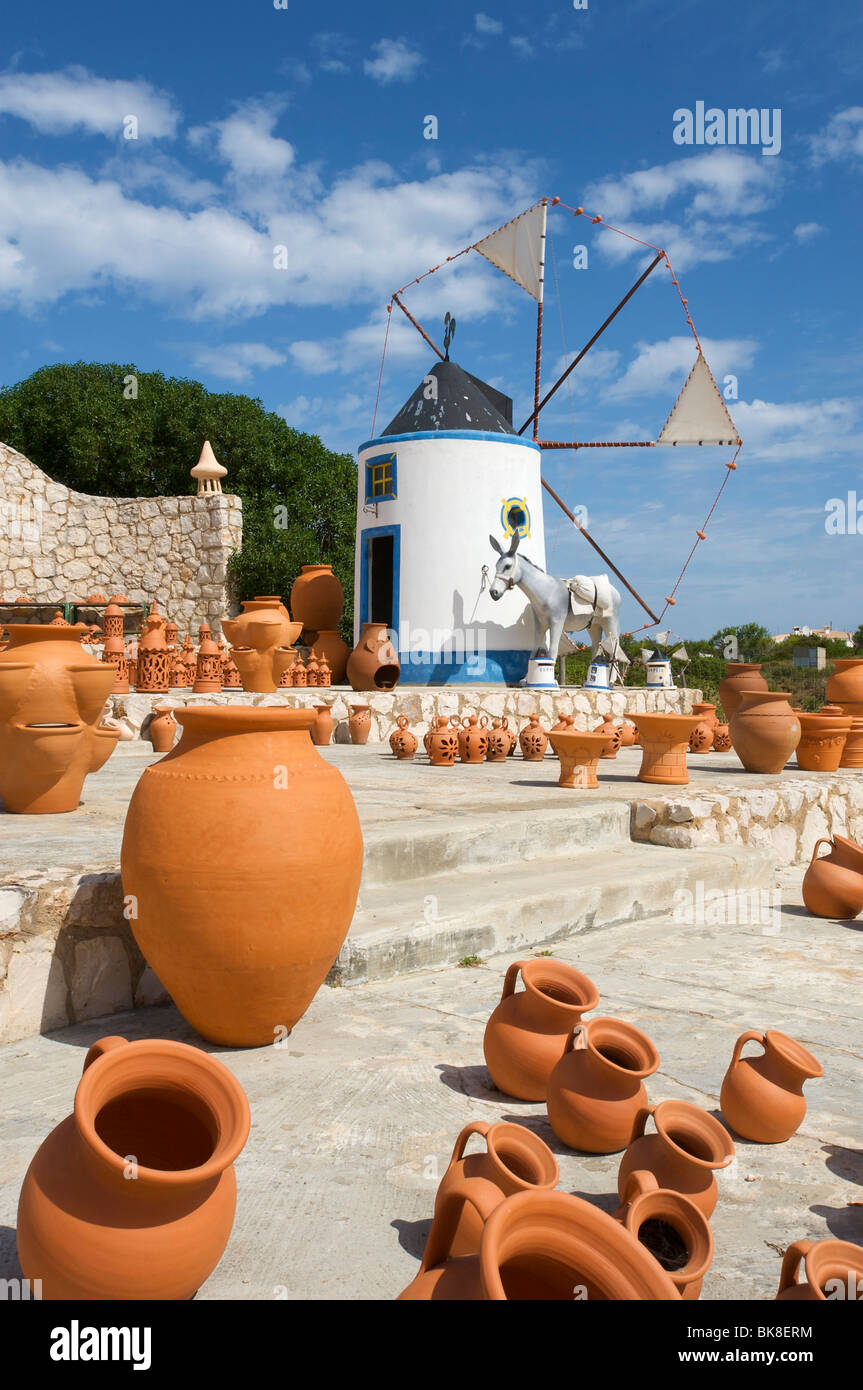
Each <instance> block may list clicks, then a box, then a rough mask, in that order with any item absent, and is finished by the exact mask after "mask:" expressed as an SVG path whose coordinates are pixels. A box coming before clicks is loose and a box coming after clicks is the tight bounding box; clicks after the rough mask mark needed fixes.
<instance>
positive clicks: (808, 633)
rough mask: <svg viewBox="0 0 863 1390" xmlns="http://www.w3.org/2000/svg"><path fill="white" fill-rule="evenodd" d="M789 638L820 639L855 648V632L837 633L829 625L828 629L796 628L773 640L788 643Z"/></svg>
mask: <svg viewBox="0 0 863 1390" xmlns="http://www.w3.org/2000/svg"><path fill="white" fill-rule="evenodd" d="M789 637H820V638H821V640H822V641H824V642H844V643H845V645H846V647H851V648H853V646H854V634H853V632H837V631H835V630H834V629H833V628H832V627H831V626H830V624H829V623H828V624H827V626H826V627H795V628H792V629H791V631H790V632H779V633H777V634H776V636H775V637H774V638H773V641H774V642H776V643H777V645H778V644H779V643H780V642H787V641H788V639H789Z"/></svg>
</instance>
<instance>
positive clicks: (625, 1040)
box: [548, 1018, 659, 1154]
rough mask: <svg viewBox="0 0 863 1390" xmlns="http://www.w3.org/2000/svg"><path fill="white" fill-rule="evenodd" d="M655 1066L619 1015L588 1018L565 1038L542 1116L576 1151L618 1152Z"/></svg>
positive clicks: (653, 1056) (653, 1055) (651, 1052)
mask: <svg viewBox="0 0 863 1390" xmlns="http://www.w3.org/2000/svg"><path fill="white" fill-rule="evenodd" d="M658 1067H659V1053H658V1052H657V1050H656V1048H655V1047H654V1046H653V1043H652V1042H651V1041H650V1039H649V1038H648V1037H647V1036H646V1035H645V1034H644V1033H641V1032H639V1030H638V1029H637V1028H633V1026H632V1024H630V1023H623V1022H622V1021H621V1020H620V1019H619V1018H592V1019H590V1020H589V1021H588V1022H586V1023H582V1024H579V1026H578V1027H577V1028H576V1029H575V1031H574V1032H573V1033H571V1034H570V1036H569V1037H568V1038H567V1041H566V1050H565V1052H564V1054H563V1056H562V1057H561V1058H560V1060H559V1061H558V1062H557V1063H556V1065H555V1067H554V1070H553V1071H552V1073H551V1076H550V1077H549V1082H548V1118H549V1121H550V1123H551V1127H552V1129H553V1130H554V1132H555V1134H556V1135H557V1137H558V1139H560V1140H561V1141H562V1142H563V1143H564V1144H566V1145H567V1146H568V1147H569V1148H571V1149H580V1150H581V1152H582V1153H592V1154H612V1153H619V1152H620V1150H621V1149H625V1148H626V1146H627V1144H629V1143H631V1141H632V1138H633V1135H634V1133H635V1128H636V1125H637V1123H638V1119H639V1116H640V1114H641V1113H642V1111H643V1110H644V1108H645V1107H646V1105H647V1091H646V1090H645V1087H644V1080H645V1077H647V1076H651V1075H652V1074H653V1073H654V1072H655V1071H656V1070H657V1068H658Z"/></svg>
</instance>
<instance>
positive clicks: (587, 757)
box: [549, 729, 608, 790]
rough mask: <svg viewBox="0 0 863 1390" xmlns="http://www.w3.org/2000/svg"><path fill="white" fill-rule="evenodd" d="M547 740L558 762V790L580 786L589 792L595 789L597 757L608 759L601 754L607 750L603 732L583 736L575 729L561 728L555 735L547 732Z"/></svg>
mask: <svg viewBox="0 0 863 1390" xmlns="http://www.w3.org/2000/svg"><path fill="white" fill-rule="evenodd" d="M549 739H550V740H551V746H552V748H553V749H554V752H555V753H556V754H557V756H558V758H559V759H560V776H559V777H558V779H557V785H558V786H559V787H583V788H586V789H588V790H589V789H591V788H594V787H598V786H599V780H598V778H597V775H596V766H597V763H598V762H599V759H600V758H604V757H607V756H608V755H607V754H606V753H605V752H604V751H603V750H604V749H606V748H607V747H608V739H607V737H606V734H605V730H602V732H594V733H592V734H587V733H581V732H580V730H578V729H564V730H563V731H562V732H561V733H558V734H556V733H554V732H552V733H550V734H549Z"/></svg>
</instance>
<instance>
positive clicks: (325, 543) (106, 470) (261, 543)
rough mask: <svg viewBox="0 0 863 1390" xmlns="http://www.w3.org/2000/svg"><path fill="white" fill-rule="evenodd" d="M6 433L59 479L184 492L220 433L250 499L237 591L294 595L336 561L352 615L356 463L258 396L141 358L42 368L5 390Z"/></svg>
mask: <svg viewBox="0 0 863 1390" xmlns="http://www.w3.org/2000/svg"><path fill="white" fill-rule="evenodd" d="M0 439H2V440H3V442H4V443H6V444H10V445H11V446H12V447H13V448H15V449H18V450H20V452H21V453H23V454H26V456H27V457H28V458H30V459H32V461H33V462H34V463H35V464H36V465H37V466H38V467H39V468H41V469H43V470H44V472H45V473H47V474H48V475H49V477H51V478H54V479H55V480H56V481H57V482H60V483H65V484H66V486H67V487H71V488H75V489H76V490H77V491H79V492H88V493H93V494H96V495H97V496H108V497H154V496H159V495H166V494H167V495H169V496H170V495H184V494H188V493H189V492H190V491H191V490H192V487H193V483H192V479H191V478H190V477H189V470H190V468H191V467H192V466H193V464H195V463H197V460H198V455H199V453H200V451H201V445H202V444H203V441H204V440H205V439H209V441H210V443H211V444H212V446H213V449H214V451H215V454H216V457H217V458H218V460H219V462H220V463H222V464H224V466H225V467H226V468H227V470H228V476H227V478H226V480H225V487H226V488H227V489H228V490H229V491H230V492H233V493H237V494H238V495H239V496H240V497H241V498H242V500H243V549H242V551H241V552H239V553H237V554H235V555H234V556H233V557H232V559H231V564H230V575H231V583H232V587H233V589H234V594H235V597H236V598H237V599H238V600H241V599H244V598H251V597H252V596H253V595H254V594H276V593H280V594H282V595H283V597H284V598H285V599H287V596H288V593H289V591H290V587H291V584H292V583H293V581H294V579H295V578H296V576H297V574H298V573H299V570H300V566H301V565H304V564H313V563H315V562H318V561H322V562H323V563H325V564H331V565H332V566H333V569H334V571H335V573H336V574H337V575H338V577H339V579H340V580H341V582H342V585H343V586H344V590H345V615H344V623H343V625H344V628H345V630H346V632H348V631H349V630H350V627H351V624H352V621H353V568H354V561H353V557H354V523H355V504H356V464H355V463H354V461H353V459H352V458H351V457H350V455H349V454H335V453H332V452H331V451H330V450H329V449H326V448H325V447H324V445H323V444H322V443H321V441H320V439H318V437H317V436H316V435H311V434H303V433H301V432H300V431H298V430H295V429H291V427H290V426H289V425H288V424H287V423H286V422H285V420H283V419H282V417H281V416H280V415H276V414H274V413H272V412H269V411H266V410H265V409H264V407H263V405H262V403H261V402H260V401H259V400H253V399H252V398H251V397H250V396H242V395H234V394H224V395H218V394H215V393H213V392H211V391H207V390H206V389H205V388H204V387H203V386H202V385H201V384H200V382H197V381H188V380H185V379H182V378H178V377H166V376H164V375H163V374H162V372H139V371H138V370H137V368H136V367H135V366H134V365H133V364H131V363H130V364H128V365H127V366H121V365H118V364H117V363H97V362H74V363H68V364H61V365H57V366H50V367H42V368H40V370H39V371H37V372H34V373H33V375H32V376H29V377H27V378H26V380H24V381H20V382H18V384H17V385H15V386H10V387H5V388H3V389H2V390H0Z"/></svg>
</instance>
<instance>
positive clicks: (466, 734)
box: [458, 714, 488, 764]
mask: <svg viewBox="0 0 863 1390" xmlns="http://www.w3.org/2000/svg"><path fill="white" fill-rule="evenodd" d="M487 748H488V716H487V715H485V714H484V715H483V716H482V719H479V718H477V716H476V715H475V714H471V715H470V716H469V717H468V718H467V719H465V720H464V722H463V724H462V728H461V730H460V731H459V736H458V753H459V757H460V758H461V760H462V762H463V763H473V764H478V763H482V762H485V755H486V750H487Z"/></svg>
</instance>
